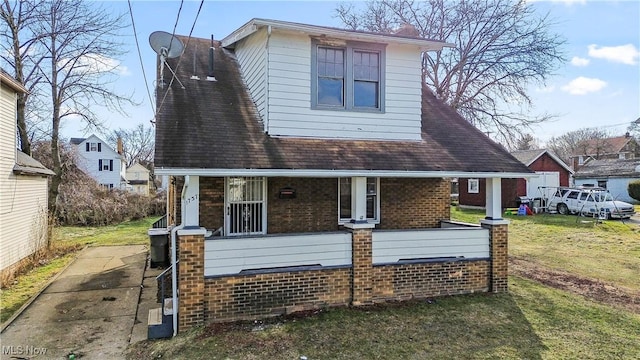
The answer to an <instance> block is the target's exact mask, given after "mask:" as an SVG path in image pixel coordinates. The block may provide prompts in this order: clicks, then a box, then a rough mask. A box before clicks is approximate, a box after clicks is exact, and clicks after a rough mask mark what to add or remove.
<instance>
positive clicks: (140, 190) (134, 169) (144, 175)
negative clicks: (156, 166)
mask: <svg viewBox="0 0 640 360" xmlns="http://www.w3.org/2000/svg"><path fill="white" fill-rule="evenodd" d="M149 173H150V171H149V169H147V168H146V167H144V166H142V165H140V163H135V164H133V165H131V166H130V167H129V168H127V182H128V186H127V189H129V191H131V192H134V193H136V194H143V195H149Z"/></svg>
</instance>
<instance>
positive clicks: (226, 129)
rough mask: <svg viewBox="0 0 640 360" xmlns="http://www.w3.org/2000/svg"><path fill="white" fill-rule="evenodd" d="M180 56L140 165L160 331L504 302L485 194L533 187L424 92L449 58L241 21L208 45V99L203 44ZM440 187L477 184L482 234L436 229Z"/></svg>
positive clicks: (499, 229) (495, 216)
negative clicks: (404, 303) (148, 206)
mask: <svg viewBox="0 0 640 360" xmlns="http://www.w3.org/2000/svg"><path fill="white" fill-rule="evenodd" d="M180 39H181V40H182V41H183V43H184V44H186V49H185V51H184V55H182V56H183V57H185V59H183V60H182V63H183V64H186V63H189V64H194V66H181V67H177V64H178V63H179V61H180V58H179V57H177V58H174V59H169V60H168V62H169V65H170V66H171V67H172V68H174V69H175V71H176V73H177V77H178V79H179V80H180V82H181V83H182V84H184V88H182V87H181V85H180V84H179V83H178V82H177V81H171V79H170V78H168V77H166V76H165V79H164V80H165V83H166V84H169V85H170V86H165V87H162V88H161V87H159V88H158V89H157V97H158V104H160V103H163V105H162V106H161V108H160V109H159V111H158V114H157V117H156V149H155V173H156V174H159V175H164V176H168V177H170V178H171V180H170V181H169V184H170V186H169V189H168V196H167V198H168V206H167V208H168V210H169V211H168V214H167V215H168V224H169V227H168V228H167V231H168V232H169V233H170V238H171V244H172V251H171V253H172V256H173V259H172V263H175V262H176V261H177V260H179V264H178V265H179V269H178V271H177V272H175V271H174V272H173V279H172V282H173V284H174V285H176V286H174V287H173V289H174V292H173V294H172V297H173V298H174V300H178V293H179V301H178V304H179V305H178V306H177V308H178V309H177V310H178V313H177V316H173V319H174V320H173V321H174V327H173V328H174V331H176V332H177V331H178V327H179V330H180V331H183V330H185V329H188V328H189V327H191V326H194V325H197V324H202V323H203V322H211V321H225V320H234V319H246V318H255V317H261V316H272V315H275V314H282V313H287V312H292V311H299V310H305V309H312V308H318V307H324V306H339V305H347V304H352V305H363V304H372V303H375V302H382V301H390V300H405V299H411V298H425V297H432V296H443V295H454V294H466V293H473V292H503V291H507V224H508V221H506V220H504V219H502V217H501V207H500V204H499V202H500V200H499V199H500V182H501V179H502V178H514V177H526V176H527V175H530V174H531V171H530V170H529V169H527V167H526V166H524V165H523V164H522V163H521V162H519V161H517V160H516V159H515V158H514V157H513V156H511V155H509V153H507V152H506V151H504V149H503V148H502V147H501V146H499V145H497V144H495V143H494V142H492V141H491V140H490V139H489V138H488V137H486V136H484V135H483V134H482V132H480V131H479V130H477V129H476V128H474V127H473V126H472V125H470V124H469V122H467V121H466V120H465V119H463V118H462V117H461V116H460V115H458V114H457V113H456V112H455V111H453V110H452V109H451V108H450V107H448V106H447V105H445V104H444V103H443V102H442V101H440V100H438V99H437V98H436V97H435V96H434V95H433V93H432V92H431V91H430V90H429V89H427V88H426V87H424V86H423V84H422V82H421V79H422V76H421V71H422V67H421V61H422V60H421V59H422V53H423V52H424V51H438V50H440V49H442V48H443V47H444V46H448V44H446V43H442V42H438V41H430V40H425V39H422V38H414V37H407V36H400V35H382V34H375V33H367V32H359V31H346V30H341V29H335V28H328V27H321V26H313V25H305V24H297V23H289V22H281V21H274V20H262V19H253V20H251V21H250V22H248V23H247V24H245V25H244V26H242V27H241V28H239V29H238V30H236V31H234V32H233V33H232V34H231V35H229V36H227V37H226V38H224V39H223V40H222V41H220V42H215V43H214V44H213V46H214V47H215V50H213V51H212V53H213V54H214V58H215V60H214V61H213V69H209V74H208V75H209V77H210V78H211V77H213V76H215V79H217V81H216V82H210V81H206V80H205V76H204V75H205V74H206V73H207V69H208V63H209V56H208V53H209V46H210V40H207V39H195V38H190V39H187V38H184V37H180ZM176 67H177V69H176ZM194 68H195V69H196V70H195V71H194V70H193V69H194ZM194 72H195V74H194ZM165 74H166V72H165ZM194 75H195V76H194ZM196 76H197V77H196ZM198 79H200V80H198ZM462 144H464V145H463V146H461V145H462ZM453 177H477V178H485V179H487V182H486V184H487V185H486V187H487V193H488V198H489V204H488V206H487V210H486V219H485V220H483V221H482V223H481V224H478V225H471V226H469V225H467V226H465V225H461V224H455V223H452V222H450V221H449V219H450V207H449V206H450V205H449V204H450V178H453ZM154 231H157V229H154ZM173 266H175V265H173ZM177 290H179V291H177ZM174 303H175V302H174ZM174 315H175V314H174ZM174 334H175V333H174Z"/></svg>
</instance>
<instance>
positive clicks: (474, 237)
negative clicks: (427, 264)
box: [372, 228, 489, 264]
mask: <svg viewBox="0 0 640 360" xmlns="http://www.w3.org/2000/svg"><path fill="white" fill-rule="evenodd" d="M372 242H373V243H372V247H373V263H374V264H385V263H395V262H398V261H403V260H404V261H410V260H428V259H441V258H462V257H463V258H466V259H477V258H489V230H487V229H483V228H456V229H450V228H449V229H426V230H400V231H374V232H373V235H372Z"/></svg>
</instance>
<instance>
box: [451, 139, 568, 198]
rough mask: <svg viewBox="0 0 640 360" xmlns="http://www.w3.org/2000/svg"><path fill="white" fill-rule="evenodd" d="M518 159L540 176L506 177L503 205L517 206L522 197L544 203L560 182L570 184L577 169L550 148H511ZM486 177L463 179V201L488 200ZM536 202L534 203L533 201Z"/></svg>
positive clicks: (460, 188)
mask: <svg viewBox="0 0 640 360" xmlns="http://www.w3.org/2000/svg"><path fill="white" fill-rule="evenodd" d="M511 155H513V156H514V157H515V158H516V159H518V160H519V161H520V162H522V163H523V164H524V165H526V166H527V167H528V168H529V169H531V170H532V171H534V172H535V173H536V174H537V176H536V177H529V178H526V179H524V178H521V179H504V180H503V181H502V207H503V208H513V207H517V206H518V205H519V201H520V199H522V198H525V199H528V200H530V201H532V202H533V201H534V199H535V200H536V204H535V205H536V206H537V207H544V205H545V201H544V199H549V198H550V197H551V196H552V195H553V193H554V192H555V190H556V188H557V187H558V186H569V185H570V182H571V174H573V170H572V169H571V168H570V167H569V166H568V165H567V164H566V163H565V162H564V161H562V160H561V159H560V158H559V157H558V156H557V155H555V154H554V153H553V152H552V151H550V150H547V149H534V150H519V151H513V152H511ZM484 189H485V184H484V179H478V178H475V179H473V178H469V179H460V185H459V196H458V197H459V203H460V205H463V206H472V207H484V206H485V203H486V200H485V198H486V193H485V190H484ZM531 205H533V204H531Z"/></svg>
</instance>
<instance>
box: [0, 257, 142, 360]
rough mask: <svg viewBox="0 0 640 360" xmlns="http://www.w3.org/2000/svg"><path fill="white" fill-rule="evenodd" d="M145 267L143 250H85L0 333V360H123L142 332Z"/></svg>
mask: <svg viewBox="0 0 640 360" xmlns="http://www.w3.org/2000/svg"><path fill="white" fill-rule="evenodd" d="M146 263H147V246H144V245H132V246H102V247H90V248H87V249H84V250H83V251H82V252H81V253H80V254H79V256H78V258H77V259H76V260H75V261H74V262H73V263H72V264H71V265H70V266H69V267H67V268H66V269H65V270H64V272H62V273H61V274H60V275H59V276H58V277H57V278H56V279H55V281H53V282H52V283H51V284H50V285H49V286H48V287H47V288H46V289H45V290H44V291H43V292H42V293H41V294H40V295H39V296H38V297H37V298H36V299H35V301H34V302H33V303H31V305H30V306H28V307H27V308H26V309H25V310H24V311H23V312H22V313H21V314H20V315H19V316H18V317H17V318H16V319H15V320H14V321H13V322H12V323H11V325H9V326H8V327H7V328H6V329H5V330H4V331H3V332H2V334H1V335H0V338H1V340H2V353H1V354H0V358H2V359H4V358H11V356H16V357H18V358H27V359H30V358H34V359H51V358H53V359H67V358H68V357H69V354H75V355H76V356H75V357H76V359H77V358H87V359H119V358H122V357H123V352H124V351H125V349H126V347H127V346H128V345H129V343H130V341H131V337H132V332H133V328H134V325H135V324H136V323H138V324H140V323H142V324H141V325H143V326H144V329H146V315H145V318H144V320H143V321H141V320H142V319H140V320H136V311H137V309H138V302H139V299H140V295H141V288H142V286H141V285H142V283H143V278H144V276H145V268H146ZM144 338H146V332H145V333H144ZM139 340H142V339H139ZM29 352H31V353H29Z"/></svg>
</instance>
